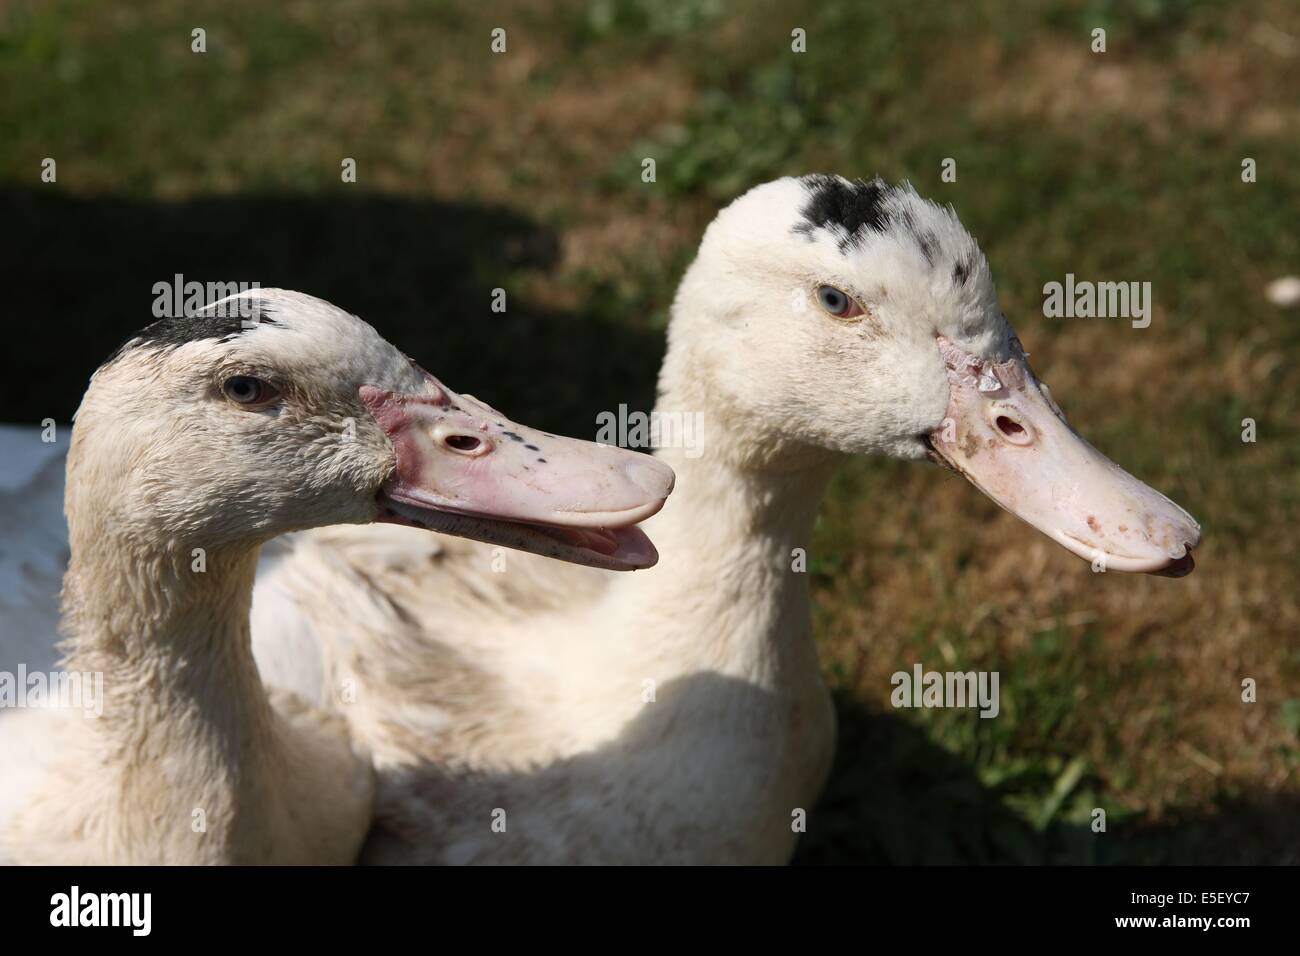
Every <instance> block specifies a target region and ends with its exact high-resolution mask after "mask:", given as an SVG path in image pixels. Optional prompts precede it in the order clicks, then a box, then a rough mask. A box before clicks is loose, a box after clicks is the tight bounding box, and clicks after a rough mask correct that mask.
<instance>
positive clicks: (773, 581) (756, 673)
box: [615, 366, 839, 685]
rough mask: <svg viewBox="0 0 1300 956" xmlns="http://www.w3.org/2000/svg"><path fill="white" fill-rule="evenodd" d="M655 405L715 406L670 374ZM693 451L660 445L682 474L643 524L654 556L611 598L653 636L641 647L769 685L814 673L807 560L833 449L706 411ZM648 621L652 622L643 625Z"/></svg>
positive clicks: (665, 408)
mask: <svg viewBox="0 0 1300 956" xmlns="http://www.w3.org/2000/svg"><path fill="white" fill-rule="evenodd" d="M667 368H670V366H669V367H666V374H665V376H664V379H663V381H661V398H660V401H659V403H658V406H657V411H659V412H661V413H668V412H680V411H681V410H682V409H690V408H717V407H718V406H717V404H716V403H713V402H709V403H704V402H702V401H698V400H697V398H696V396H694V395H693V394H692V392H693V389H692V388H677V387H675V384H676V383H675V381H674V380H673V378H672V377H671V376H670V375H669V374H668V373H667ZM701 436H702V441H701V442H700V445H699V447H697V448H696V449H683V448H662V449H660V450H659V451H658V452H657V455H658V457H659V458H660V460H662V461H664V462H665V463H667V464H668V465H670V466H671V467H672V468H673V470H674V471H675V472H676V475H677V483H676V487H675V490H674V492H673V494H672V496H671V497H670V498H669V500H668V503H667V504H666V505H665V507H664V509H663V511H662V512H660V514H658V515H656V516H655V517H654V518H653V519H651V521H650V522H648V523H647V524H646V526H645V527H646V531H647V533H648V534H649V535H650V537H651V539H652V540H653V541H654V542H655V546H656V547H657V548H658V550H659V555H660V557H659V563H658V565H657V566H656V567H655V568H653V569H651V570H650V571H639V572H636V573H635V574H632V575H628V576H627V577H628V580H625V581H624V580H620V581H619V582H618V583H617V585H616V587H617V588H618V589H620V590H622V591H623V593H621V594H618V595H616V598H615V599H616V600H617V601H619V602H623V601H624V600H625V599H627V598H628V597H629V596H630V600H627V605H628V606H629V607H630V608H631V611H632V613H633V614H635V615H637V619H638V620H640V621H641V622H643V623H642V624H641V625H639V629H640V630H641V631H642V632H643V633H645V634H648V635H651V642H652V643H651V644H650V645H648V646H647V647H645V648H643V651H644V652H646V653H650V654H652V655H654V656H655V657H656V658H657V659H658V660H659V661H661V662H662V661H666V660H669V659H671V660H673V661H676V662H678V663H680V665H682V669H683V670H690V669H695V668H698V667H701V666H705V667H711V668H716V669H718V670H721V671H723V672H724V673H730V674H733V675H735V676H741V677H744V678H746V679H748V680H751V681H754V682H756V683H759V684H764V685H775V684H779V683H783V682H788V681H789V680H792V679H807V678H815V677H816V673H817V662H816V655H815V653H814V648H813V646H812V642H811V640H810V639H809V638H810V635H811V621H810V612H811V605H810V599H809V585H808V574H807V566H808V556H809V554H810V553H811V538H812V528H813V522H814V521H815V519H816V516H817V510H818V507H819V505H820V503H821V499H822V496H823V494H824V492H825V490H826V485H827V483H828V481H829V479H830V477H831V474H832V473H833V471H834V469H835V466H836V464H837V463H838V457H839V456H838V455H836V454H835V453H832V452H829V451H826V450H824V449H821V448H813V447H809V446H798V445H792V444H788V443H787V444H785V445H782V446H779V447H778V446H775V445H773V444H771V443H769V442H765V441H764V440H762V439H757V438H753V437H748V438H747V437H746V436H744V435H743V434H741V433H740V432H738V431H735V430H730V429H728V427H727V426H726V425H725V424H724V423H723V421H721V420H718V419H709V418H708V417H707V416H706V419H705V421H704V422H703V424H702V429H701ZM649 622H654V623H649Z"/></svg>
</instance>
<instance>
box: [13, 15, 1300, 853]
mask: <svg viewBox="0 0 1300 956" xmlns="http://www.w3.org/2000/svg"><path fill="white" fill-rule="evenodd" d="M196 27H202V28H204V29H205V30H206V31H207V48H208V51H207V53H206V54H203V55H198V54H195V53H192V52H191V50H190V42H191V39H190V31H191V30H192V29H194V28H196ZM496 27H502V28H504V29H506V31H507V52H506V53H505V54H501V55H494V54H493V53H491V52H490V47H489V44H490V32H491V30H492V29H493V28H496ZM796 27H799V28H802V29H804V30H805V31H806V33H807V53H805V54H795V53H792V52H791V49H790V33H791V30H793V29H794V28H796ZM1096 27H1102V28H1104V29H1106V31H1107V45H1108V51H1107V52H1106V53H1105V54H1103V55H1097V54H1093V53H1092V52H1091V51H1090V49H1089V44H1090V42H1091V31H1092V30H1093V29H1094V28H1096ZM0 97H2V98H0V220H2V221H3V222H4V223H5V226H6V228H5V229H4V230H3V231H2V233H3V235H2V237H0V257H2V258H0V261H3V266H0V281H2V282H3V284H4V288H3V290H0V291H3V292H4V296H3V302H4V305H3V306H2V308H3V310H4V320H5V323H6V332H7V333H8V337H9V344H8V345H7V347H6V352H7V353H8V355H7V357H6V365H7V366H12V367H11V368H10V369H9V372H8V374H7V375H6V380H7V382H8V385H9V388H8V389H7V390H6V397H7V399H8V402H7V412H6V415H5V418H6V419H8V420H12V421H29V422H35V421H39V419H41V418H44V417H46V416H51V417H54V418H56V419H58V420H60V421H65V420H67V418H68V417H69V416H70V415H71V413H72V411H73V410H74V409H75V407H76V404H77V402H78V400H79V398H80V394H81V391H82V390H83V388H84V383H85V381H86V379H87V377H88V376H89V374H90V372H91V371H93V369H94V368H95V366H96V365H97V364H98V362H99V361H101V360H102V358H103V357H104V356H105V355H106V354H107V353H108V351H109V350H110V349H111V348H112V346H113V345H114V344H116V342H117V341H118V340H120V339H121V338H122V337H123V336H125V335H126V334H127V333H128V332H130V331H131V330H133V329H135V328H137V327H139V326H141V325H143V324H145V323H146V322H147V321H148V319H149V317H150V307H151V305H152V301H153V293H152V291H151V290H152V285H153V283H154V282H157V281H168V280H170V278H171V276H172V275H173V273H177V272H179V273H183V274H185V275H186V276H187V277H188V278H191V279H195V278H197V279H200V280H209V279H210V280H220V281H227V280H241V279H242V280H256V281H259V282H260V283H261V284H262V285H264V286H270V285H279V286H287V287H290V288H298V289H302V290H304V291H307V292H311V293H314V294H316V295H320V296H322V297H324V298H327V299H330V300H331V301H334V302H335V303H337V304H339V305H341V306H343V307H344V308H347V309H349V310H351V311H354V312H357V313H358V314H360V315H362V316H363V317H365V318H367V319H368V320H369V321H371V322H372V323H373V324H375V325H376V326H377V327H378V328H379V329H380V330H381V331H382V332H384V333H385V334H386V335H387V336H388V337H389V338H391V339H392V340H393V341H394V342H396V343H397V344H399V345H400V346H401V347H402V348H403V349H405V350H406V351H408V352H409V353H411V354H412V355H414V356H416V357H417V358H418V359H419V360H420V361H421V362H422V363H424V364H425V365H427V366H428V367H430V368H432V369H435V370H436V372H437V374H439V375H440V376H443V377H444V378H446V380H447V381H448V382H449V383H451V384H452V385H453V386H454V387H456V388H458V389H461V390H466V391H472V392H476V393H481V394H487V395H490V396H491V398H492V400H493V402H494V403H495V404H497V405H499V406H500V407H502V408H503V409H504V410H506V411H507V412H508V413H510V414H512V415H515V416H517V417H520V418H521V419H522V420H525V421H529V422H531V423H534V424H537V425H539V426H541V427H545V428H549V429H552V430H564V431H566V432H568V433H570V434H575V435H580V436H584V437H592V435H593V432H594V418H595V413H596V412H597V411H599V410H601V409H606V408H613V407H617V404H618V403H619V402H622V401H626V402H629V403H630V404H631V405H632V406H633V407H640V408H645V409H648V408H649V407H650V405H651V403H652V401H653V392H654V376H655V372H656V369H657V367H658V362H659V359H660V357H661V355H662V348H663V342H662V335H663V329H664V326H665V323H666V319H667V310H668V307H669V304H670V301H671V297H672V294H673V290H674V288H675V285H676V283H677V281H678V279H679V278H680V276H681V273H682V271H683V269H684V268H685V266H686V264H687V263H688V262H689V261H690V259H691V257H692V255H693V253H694V250H695V247H696V245H697V243H698V241H699V238H700V235H701V232H702V230H703V227H704V226H705V225H706V224H707V223H708V221H709V220H710V219H711V218H712V216H713V215H714V213H715V212H716V210H717V209H718V207H719V206H720V205H721V204H724V203H725V202H727V201H728V200H729V199H730V198H732V197H734V196H736V195H738V194H739V193H740V192H742V191H744V190H745V189H746V188H748V187H749V186H752V185H755V184H757V183H759V182H762V181H765V180H767V179H770V178H773V177H775V176H778V175H783V174H791V173H794V174H797V173H805V172H812V171H827V172H839V173H842V174H844V175H848V176H869V175H872V174H874V173H880V174H881V175H884V176H886V177H887V178H891V179H904V178H906V179H910V180H911V181H912V182H913V183H915V184H916V186H917V188H918V189H919V190H920V191H921V192H922V193H923V194H925V195H927V196H930V197H931V198H934V199H937V200H939V201H941V202H951V203H952V204H953V205H954V206H955V207H956V209H957V211H958V213H959V214H960V216H961V218H962V220H963V222H964V223H965V224H966V225H967V227H968V228H969V229H970V230H971V231H972V233H974V234H975V235H976V236H977V237H978V238H979V239H980V241H981V243H982V244H983V247H984V249H985V251H986V253H987V255H988V257H989V259H990V262H991V263H992V265H993V269H994V275H995V276H996V278H997V280H998V287H999V292H1000V294H1001V298H1002V302H1003V305H1004V308H1005V310H1006V313H1007V315H1008V317H1009V318H1010V319H1011V320H1012V322H1013V323H1014V324H1015V325H1016V327H1017V329H1018V330H1019V332H1020V335H1021V338H1022V339H1023V340H1024V342H1025V344H1026V347H1027V348H1028V349H1030V350H1031V351H1032V352H1033V353H1034V365H1035V368H1036V370H1037V371H1038V373H1039V374H1040V375H1042V376H1043V377H1044V379H1045V380H1047V381H1048V382H1049V383H1051V385H1052V387H1053V390H1054V393H1055V394H1056V395H1057V397H1058V398H1059V399H1060V401H1061V403H1062V404H1063V405H1064V406H1065V408H1066V410H1067V411H1068V412H1069V414H1070V416H1071V419H1072V420H1073V422H1074V423H1075V424H1076V426H1078V427H1079V428H1080V430H1081V431H1083V432H1084V433H1085V434H1086V435H1087V436H1088V437H1089V438H1090V439H1091V440H1092V441H1093V442H1094V443H1095V444H1097V445H1098V446H1099V447H1100V448H1101V449H1102V450H1103V451H1105V452H1107V453H1108V454H1109V455H1111V456H1112V457H1113V458H1115V459H1116V460H1117V461H1119V462H1120V463H1122V464H1123V465H1124V466H1125V467H1127V468H1128V469H1129V470H1131V471H1133V472H1134V473H1135V474H1137V475H1139V476H1140V477H1142V478H1143V479H1145V480H1147V481H1148V482H1150V483H1151V484H1153V485H1154V486H1155V487H1157V488H1159V489H1161V490H1162V491H1164V492H1166V493H1167V494H1169V495H1170V496H1171V497H1172V498H1174V499H1175V500H1177V501H1179V502H1180V503H1182V504H1184V505H1185V506H1186V507H1188V508H1189V509H1190V510H1191V511H1192V512H1193V513H1194V514H1196V515H1197V517H1198V518H1199V519H1200V520H1201V521H1202V523H1203V526H1204V529H1205V540H1204V544H1203V546H1202V547H1201V548H1200V549H1199V550H1198V552H1197V563H1198V569H1197V571H1196V573H1195V574H1193V575H1192V576H1191V577H1190V578H1188V579H1185V580H1182V581H1169V580H1165V579H1158V578H1148V577H1135V576H1123V575H1118V574H1115V575H1094V574H1092V573H1090V572H1089V570H1088V568H1087V566H1086V565H1084V564H1083V563H1081V562H1079V561H1078V560H1077V559H1075V558H1072V557H1070V556H1068V555H1067V554H1066V553H1065V552H1064V551H1063V550H1061V549H1060V548H1058V547H1056V546H1055V545H1054V544H1052V543H1051V542H1049V541H1048V540H1047V539H1045V538H1042V537H1041V536H1039V535H1038V534H1037V533H1035V532H1034V531H1032V530H1031V529H1029V528H1028V527H1027V526H1024V525H1022V524H1020V523H1019V522H1017V521H1016V519H1014V518H1011V517H1009V516H1008V515H1006V514H1004V513H1002V512H1001V511H999V510H998V509H997V508H996V506H994V505H993V504H992V503H991V502H989V501H987V500H986V499H984V498H983V497H982V496H980V495H979V494H978V493H976V492H975V491H973V490H972V489H969V488H967V487H965V486H964V484H962V483H960V482H959V481H958V480H957V479H955V478H953V477H952V476H949V475H947V474H945V473H940V472H939V470H938V469H931V468H922V467H917V466H905V465H902V464H897V463H891V462H885V461H874V460H872V461H868V460H860V461H854V462H852V463H851V464H849V465H847V466H846V467H845V468H844V469H843V470H842V472H841V473H840V474H839V475H838V477H837V479H836V481H835V483H834V486H833V489H832V494H831V496H830V498H829V501H828V503H827V505H826V507H825V508H824V509H823V516H822V519H821V522H820V523H819V526H818V531H817V538H816V541H815V543H814V544H815V547H814V552H815V555H814V562H813V566H812V570H813V571H814V574H815V588H816V598H817V620H816V625H817V634H818V640H819V645H820V652H821V655H822V659H823V661H824V664H825V672H826V676H827V680H828V681H829V683H830V685H831V687H832V688H833V690H834V692H835V695H836V700H837V704H838V707H839V712H840V722H841V744H840V750H839V755H838V759H837V765H836V769H835V773H834V775H833V778H832V781H831V783H830V786H829V788H828V790H827V793H826V795H825V797H824V799H823V801H822V803H821V805H820V807H819V808H818V809H817V810H816V811H814V813H813V814H812V815H811V816H810V821H809V834H808V836H807V837H806V838H805V840H804V842H803V845H802V847H801V849H800V853H799V857H798V859H799V860H800V861H802V862H808V863H824V862H1071V863H1074V862H1079V863H1083V862H1291V863H1294V862H1297V860H1300V812H1298V811H1300V788H1297V782H1296V769H1297V764H1298V763H1300V641H1298V640H1297V635H1298V634H1300V602H1298V601H1297V594H1296V592H1297V586H1298V584H1300V575H1298V574H1297V572H1298V571H1300V545H1298V544H1297V535H1296V533H1295V527H1296V519H1297V511H1298V510H1300V467H1298V466H1300V373H1298V372H1297V361H1296V360H1297V357H1298V356H1300V347H1298V346H1300V322H1297V319H1298V318H1300V315H1298V314H1297V313H1296V312H1295V311H1291V312H1289V313H1288V312H1286V311H1283V310H1281V309H1279V308H1277V307H1276V306H1274V305H1271V304H1270V303H1269V302H1268V301H1267V300H1266V299H1265V297H1264V294H1263V289H1264V286H1265V285H1266V283H1267V282H1268V281H1269V280H1271V279H1273V278H1275V277H1277V276H1280V275H1285V274H1296V273H1297V272H1300V244H1298V242H1297V234H1296V224H1297V213H1300V7H1297V6H1296V5H1295V4H1294V3H1293V2H1291V0H1257V2H1250V3H1229V2H1224V3H1217V2H1209V0H1187V2H1176V0H1134V2H1121V0H1037V2H1026V3H1020V4H1016V5H1015V11H1014V12H1011V11H1010V10H1009V9H1008V8H1007V5H1006V4H1003V3H1001V2H994V0H972V2H967V3H947V2H929V0H910V2H886V0H881V2H873V3H848V2H820V3H818V2H782V3H746V4H740V3H733V4H728V3H723V2H721V0H663V2H651V0H567V2H558V0H542V2H530V3H523V2H518V3H492V4H488V3H470V2H438V3H435V2H395V0H379V2H337V3H307V2H289V3H284V4H277V5H275V6H274V8H272V7H270V6H268V5H265V4H261V3H258V2H255V0H223V2H220V3H216V2H212V3H184V4H182V3H175V2H170V0H139V2H134V3H132V4H130V5H123V4H104V3H93V2H77V0H49V2H23V0H18V2H9V3H7V4H5V5H3V6H0ZM45 157H53V158H55V159H56V161H57V163H58V181H57V183H56V184H45V183H42V182H41V181H40V178H39V176H40V169H41V161H42V159H43V158H45ZM344 157H352V158H354V159H355V160H356V161H357V180H358V181H357V182H356V183H355V184H345V183H343V182H341V180H340V163H341V161H342V160H343V158H344ZM644 157H653V158H654V159H655V160H656V163H657V174H658V181H657V182H656V183H653V184H646V183H643V182H642V181H641V178H640V172H641V165H640V163H641V159H642V158H644ZM947 157H952V158H954V159H955V160H956V161H957V174H958V175H957V181H956V182H955V183H943V182H941V180H940V169H941V165H940V164H941V162H942V160H943V159H945V158H947ZM1245 157H1251V158H1253V159H1255V161H1256V163H1257V166H1258V182H1256V183H1254V184H1245V183H1243V182H1242V181H1241V177H1240V171H1241V161H1242V159H1243V158H1245ZM1067 272H1073V273H1074V274H1075V275H1076V276H1078V277H1079V278H1092V279H1109V280H1135V281H1150V282H1151V283H1152V285H1153V289H1154V299H1155V318H1154V321H1153V324H1152V326H1151V327H1150V328H1149V329H1146V330H1135V329H1131V328H1129V327H1128V324H1127V323H1126V322H1116V321H1107V320H1099V319H1091V320H1089V319H1051V320H1049V319H1045V318H1043V317H1042V309H1041V302H1042V299H1041V295H1042V293H1041V290H1042V286H1043V284H1044V283H1045V282H1048V281H1053V280H1057V281H1059V280H1062V279H1063V277H1064V275H1065V273H1067ZM495 287H502V288H505V289H506V290H507V292H508V295H509V311H508V312H507V313H505V314H504V315H501V314H494V313H492V312H491V311H490V309H489V305H490V297H491V290H492V289H493V288H495ZM480 389H481V390H482V392H480ZM1245 417H1251V418H1254V419H1255V420H1256V421H1257V422H1258V441H1257V442H1255V443H1253V444H1247V443H1243V442H1242V441H1241V428H1242V426H1241V421H1242V419H1243V418H1245ZM915 661H920V662H923V663H924V664H925V665H926V667H928V668H932V669H944V670H953V669H963V670H964V669H971V668H974V669H988V670H997V671H999V672H1000V673H1001V675H1002V685H1001V686H1002V712H1001V715H1000V716H999V718H998V719H996V720H980V719H978V718H976V717H975V715H974V713H973V712H970V711H944V710H937V711H894V710H892V709H891V708H890V706H889V691H890V689H891V688H890V685H889V675H890V674H891V673H893V672H894V671H896V670H900V669H903V670H906V669H909V668H910V666H911V664H912V663H913V662H915ZM1244 678H1252V679H1254V680H1255V681H1256V682H1257V684H1258V702H1257V703H1254V704H1244V703H1242V701H1241V681H1242V680H1243V679H1244ZM1095 807H1101V808H1104V809H1105V810H1106V812H1107V819H1108V828H1107V831H1106V832H1105V833H1104V834H1095V833H1093V832H1092V831H1091V830H1090V829H1089V826H1088V824H1089V822H1090V819H1091V817H1090V814H1091V811H1092V809H1093V808H1095Z"/></svg>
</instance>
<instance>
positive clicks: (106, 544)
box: [64, 527, 278, 862]
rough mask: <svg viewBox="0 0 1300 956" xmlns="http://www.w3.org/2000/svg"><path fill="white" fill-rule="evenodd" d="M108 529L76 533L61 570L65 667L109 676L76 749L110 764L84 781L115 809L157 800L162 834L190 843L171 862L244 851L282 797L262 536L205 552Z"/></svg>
mask: <svg viewBox="0 0 1300 956" xmlns="http://www.w3.org/2000/svg"><path fill="white" fill-rule="evenodd" d="M103 531H104V529H103V528H102V527H100V528H97V529H96V533H95V534H94V535H89V534H87V535H82V536H78V535H76V534H75V533H74V534H73V538H72V545H73V559H72V561H71V564H70V567H69V570H68V573H67V576H66V578H65V580H64V605H65V621H66V623H67V627H68V630H69V637H70V640H69V642H68V644H67V659H66V664H65V666H66V668H67V669H68V670H69V671H73V672H80V673H83V674H84V673H91V674H102V675H103V677H102V681H103V685H102V686H103V702H102V714H101V715H100V716H99V717H97V718H95V719H85V720H81V719H78V720H77V721H76V725H77V727H78V729H79V731H80V734H81V736H82V739H83V740H84V742H85V743H86V747H85V748H84V749H83V748H78V749H77V750H76V751H75V752H76V753H77V756H78V758H81V759H84V760H87V761H88V762H90V763H91V765H92V766H96V767H97V769H98V770H99V771H100V772H101V773H102V774H103V775H104V776H103V778H102V780H103V783H104V785H103V786H91V787H86V788H85V790H84V792H85V793H86V794H87V795H88V796H90V795H93V798H94V799H96V800H99V801H104V800H106V799H107V800H116V801H120V807H117V808H114V810H113V811H111V815H112V816H116V817H117V818H118V819H121V820H126V821H129V820H131V819H133V816H134V815H135V814H138V813H140V809H139V808H144V807H147V808H149V812H150V814H151V815H152V816H153V817H154V818H155V819H152V820H150V821H148V823H149V825H150V827H151V828H153V829H156V828H157V826H158V825H159V822H158V821H159V819H161V820H164V821H168V822H167V823H165V824H163V825H164V826H170V827H174V828H175V829H176V831H177V832H176V838H175V839H170V840H167V839H165V840H164V845H166V846H170V847H178V846H180V847H185V848H184V849H181V850H180V856H181V859H178V860H173V861H172V862H180V861H193V860H208V861H215V860H221V861H226V862H230V861H240V860H241V859H245V858H247V856H248V852H247V851H249V850H251V849H252V848H251V847H250V846H248V845H247V844H248V843H249V842H250V841H252V840H254V839H255V831H258V830H260V829H261V828H262V827H264V826H265V823H266V821H267V820H268V819H269V818H273V817H274V806H273V805H274V804H275V802H276V799H277V794H276V793H275V791H274V786H273V781H274V780H275V779H276V776H275V773H274V768H275V767H276V766H277V761H278V741H277V737H276V733H275V727H274V723H273V720H274V718H273V713H272V710H271V707H270V703H269V701H268V699H267V696H266V693H265V690H264V688H263V686H262V684H261V681H260V679H259V677H258V674H257V668H256V665H255V664H254V661H253V654H252V646H251V640H250V633H249V620H248V612H249V606H250V604H251V600H252V590H253V577H254V573H255V570H256V565H257V552H258V549H257V547H256V546H247V547H240V548H233V549H231V550H228V551H225V552H215V551H211V552H208V553H207V554H206V555H204V556H203V557H202V558H201V559H200V557H199V556H198V555H197V554H195V553H193V552H192V551H191V550H189V549H188V548H183V549H167V548H162V549H157V550H155V549H152V548H144V547H140V546H139V545H138V543H134V542H132V541H129V540H123V539H122V538H120V537H115V536H114V535H112V534H104V533H103ZM259 820H260V821H261V822H260V823H259ZM126 836H127V837H129V836H130V834H126ZM158 836H163V835H157V836H155V837H154V839H152V840H145V841H143V842H144V844H145V845H157V838H158Z"/></svg>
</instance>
